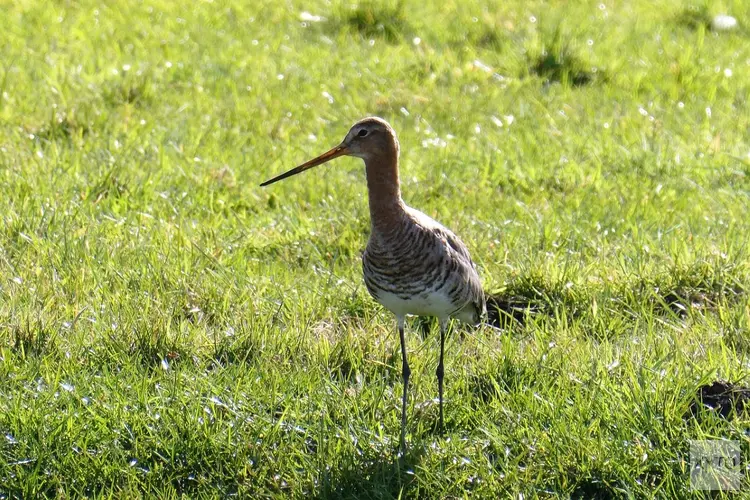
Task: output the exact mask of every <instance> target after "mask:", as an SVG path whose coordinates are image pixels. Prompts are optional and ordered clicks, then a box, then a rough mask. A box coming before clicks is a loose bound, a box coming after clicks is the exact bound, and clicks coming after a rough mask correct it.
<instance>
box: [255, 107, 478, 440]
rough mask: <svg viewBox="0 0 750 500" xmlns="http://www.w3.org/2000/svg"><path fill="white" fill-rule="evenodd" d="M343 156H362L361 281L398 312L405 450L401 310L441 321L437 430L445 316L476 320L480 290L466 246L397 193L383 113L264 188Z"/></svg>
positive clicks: (391, 135) (394, 155) (394, 152)
mask: <svg viewBox="0 0 750 500" xmlns="http://www.w3.org/2000/svg"><path fill="white" fill-rule="evenodd" d="M345 155H348V156H356V157H358V158H362V159H363V160H364V162H365V170H366V173H367V190H368V197H369V202H370V225H371V232H370V239H369V241H368V242H367V248H366V249H365V252H364V255H363V256H362V268H363V270H364V276H365V284H366V285H367V290H368V291H369V292H370V294H371V295H372V296H373V298H374V299H375V300H376V301H378V302H379V303H380V304H382V305H383V307H385V308H386V309H388V310H389V311H391V312H392V313H393V314H394V315H396V320H397V322H398V333H399V337H400V339H401V357H402V372H401V373H402V376H403V382H404V387H403V394H402V399H401V448H402V450H405V449H406V397H407V388H408V386H409V375H410V374H411V370H410V369H409V363H408V361H407V359H406V341H405V339H404V319H405V317H406V315H407V314H412V315H416V316H436V317H437V318H438V320H439V323H440V361H439V362H438V366H437V371H436V373H437V379H438V396H439V401H440V429H441V431H442V429H443V374H444V368H443V352H444V348H445V334H446V328H447V326H448V320H449V319H450V318H458V319H459V320H461V321H464V322H466V323H471V324H476V323H478V322H479V321H480V319H481V317H482V316H483V315H484V314H485V302H484V293H483V291H482V286H481V283H480V280H479V275H478V274H477V271H476V268H475V266H474V263H473V262H472V261H471V257H470V256H469V251H468V250H467V249H466V245H464V244H463V242H462V241H461V240H460V239H459V238H458V237H457V236H456V235H455V234H453V233H452V232H451V231H450V230H449V229H447V228H445V227H443V226H442V225H440V224H439V223H438V222H436V221H435V220H433V219H432V218H431V217H428V216H427V215H425V214H423V213H422V212H420V211H418V210H414V209H413V208H410V207H408V206H407V205H406V204H405V203H404V201H403V200H402V199H401V190H400V187H399V177H398V158H399V143H398V139H397V138H396V132H394V130H393V128H391V126H390V125H389V124H388V123H387V122H386V121H385V120H383V119H381V118H376V117H370V118H364V119H362V120H360V121H358V122H357V123H355V124H354V126H353V127H352V128H351V130H349V133H348V134H346V137H345V138H344V141H343V142H342V143H341V144H339V145H338V146H336V147H335V148H333V149H331V150H330V151H328V152H326V153H323V154H322V155H320V156H318V157H317V158H314V159H312V160H310V161H308V162H306V163H303V164H302V165H300V166H298V167H296V168H293V169H292V170H289V171H288V172H286V173H283V174H281V175H279V176H277V177H274V178H273V179H271V180H268V181H266V182H264V183H263V184H261V186H267V185H269V184H271V183H274V182H276V181H280V180H281V179H285V178H287V177H290V176H292V175H295V174H298V173H300V172H303V171H305V170H307V169H309V168H312V167H315V166H317V165H320V164H322V163H325V162H327V161H330V160H333V159H334V158H338V157H339V156H345Z"/></svg>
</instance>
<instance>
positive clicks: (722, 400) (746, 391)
mask: <svg viewBox="0 0 750 500" xmlns="http://www.w3.org/2000/svg"><path fill="white" fill-rule="evenodd" d="M748 401H750V388H748V387H744V386H740V385H738V384H734V383H731V382H725V381H720V380H717V381H716V382H712V383H711V384H706V385H702V386H700V387H699V388H698V391H697V392H696V394H695V398H694V399H693V402H692V403H691V404H690V407H689V408H688V413H687V414H686V418H688V417H693V418H694V417H697V416H698V414H699V412H700V409H701V408H706V409H709V410H710V411H712V412H715V413H716V414H718V415H720V416H721V417H723V418H729V417H730V416H732V415H736V416H740V415H743V414H744V413H745V407H746V406H747V403H748Z"/></svg>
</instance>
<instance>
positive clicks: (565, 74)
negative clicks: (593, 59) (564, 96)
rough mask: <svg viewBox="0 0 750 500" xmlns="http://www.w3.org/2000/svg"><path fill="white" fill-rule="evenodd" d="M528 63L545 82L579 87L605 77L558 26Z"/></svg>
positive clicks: (534, 72)
mask: <svg viewBox="0 0 750 500" xmlns="http://www.w3.org/2000/svg"><path fill="white" fill-rule="evenodd" d="M530 64H531V66H530V71H531V73H532V74H534V75H536V76H538V77H540V78H541V79H542V80H543V81H545V82H546V83H553V82H554V83H561V84H563V85H570V86H573V87H580V86H583V85H590V84H592V83H595V82H597V81H601V80H604V79H606V74H605V73H604V71H603V70H602V69H600V68H596V69H593V68H592V65H591V64H588V63H587V62H586V61H585V60H584V59H583V58H582V57H581V56H580V53H579V51H578V50H577V49H576V43H575V42H574V41H573V40H571V39H568V38H567V37H565V36H564V35H563V33H562V31H561V28H559V27H558V28H557V29H556V30H555V31H554V33H553V35H552V37H551V38H549V39H545V40H544V41H543V43H542V47H541V50H540V51H539V53H538V54H537V55H535V56H532V58H531V62H530Z"/></svg>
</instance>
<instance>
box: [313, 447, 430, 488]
mask: <svg viewBox="0 0 750 500" xmlns="http://www.w3.org/2000/svg"><path fill="white" fill-rule="evenodd" d="M423 455H424V450H423V449H422V448H419V449H415V448H413V447H409V448H408V449H407V451H406V453H405V454H403V455H402V454H399V453H396V452H394V453H392V454H390V455H381V456H376V457H372V456H370V457H362V456H355V455H350V456H348V457H345V458H342V460H341V461H340V462H339V463H338V464H337V465H336V467H333V466H331V469H330V470H329V473H328V474H327V475H326V477H325V478H324V479H323V480H322V481H321V482H320V484H319V486H318V491H317V492H316V494H315V496H314V497H313V498H317V499H321V500H322V499H334V498H405V497H407V498H408V497H409V490H410V489H411V488H412V486H413V485H414V483H415V481H416V475H415V473H414V470H415V468H416V467H417V465H418V464H419V462H420V461H421V459H422V456H423Z"/></svg>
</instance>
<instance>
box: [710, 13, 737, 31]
mask: <svg viewBox="0 0 750 500" xmlns="http://www.w3.org/2000/svg"><path fill="white" fill-rule="evenodd" d="M736 27H737V19H735V18H734V17H732V16H729V15H727V14H719V15H718V16H716V17H714V18H713V19H712V20H711V29H712V30H714V31H729V30H733V29H735V28H736Z"/></svg>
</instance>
